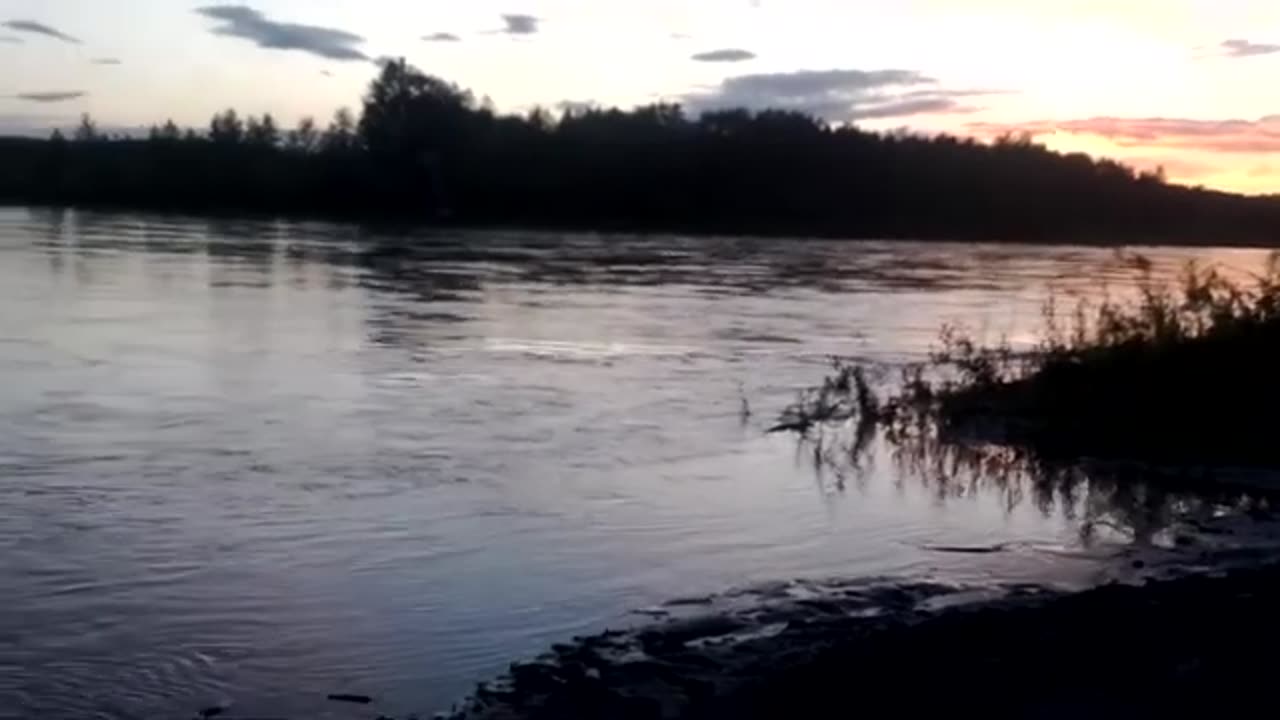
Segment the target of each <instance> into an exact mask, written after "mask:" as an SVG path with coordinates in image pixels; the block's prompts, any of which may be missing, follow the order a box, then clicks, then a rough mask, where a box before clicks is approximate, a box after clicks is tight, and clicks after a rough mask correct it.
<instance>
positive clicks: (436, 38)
mask: <svg viewBox="0 0 1280 720" xmlns="http://www.w3.org/2000/svg"><path fill="white" fill-rule="evenodd" d="M422 39H423V40H426V41H427V42H444V43H452V42H460V41H461V40H462V38H460V37H458V36H457V35H454V34H453V33H447V32H438V33H432V34H430V35H424V36H422Z"/></svg>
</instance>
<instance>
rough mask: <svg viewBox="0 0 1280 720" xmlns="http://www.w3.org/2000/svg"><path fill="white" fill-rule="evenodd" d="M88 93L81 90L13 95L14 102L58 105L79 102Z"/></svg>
mask: <svg viewBox="0 0 1280 720" xmlns="http://www.w3.org/2000/svg"><path fill="white" fill-rule="evenodd" d="M88 94H89V93H87V92H84V91H81V90H71V91H48V92H26V93H18V94H17V95H14V96H13V97H14V99H16V100H25V101H27V102H37V103H59V102H67V101H68V100H79V99H80V98H82V97H84V96H85V95H88Z"/></svg>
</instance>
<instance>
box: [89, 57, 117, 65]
mask: <svg viewBox="0 0 1280 720" xmlns="http://www.w3.org/2000/svg"><path fill="white" fill-rule="evenodd" d="M89 62H91V63H93V64H94V65H119V64H120V59H119V58H113V57H101V58H93V59H92V60H90V61H89Z"/></svg>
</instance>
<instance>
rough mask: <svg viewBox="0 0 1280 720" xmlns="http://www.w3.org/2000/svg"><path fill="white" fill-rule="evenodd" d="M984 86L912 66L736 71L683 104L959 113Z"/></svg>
mask: <svg viewBox="0 0 1280 720" xmlns="http://www.w3.org/2000/svg"><path fill="white" fill-rule="evenodd" d="M990 94H993V93H992V92H990V91H985V90H948V89H946V88H942V87H939V86H938V81H937V80H934V79H933V78H931V77H928V76H926V75H922V74H921V73H918V72H915V71H913V70H801V71H797V72H787V73H766V74H757V75H739V76H737V77H731V78H727V79H726V80H724V81H723V82H721V83H720V85H719V86H718V87H716V88H713V89H711V90H708V91H703V92H695V93H690V94H687V95H685V96H684V98H683V100H684V102H685V104H687V105H689V106H690V107H691V108H692V109H693V110H695V111H698V112H704V111H707V110H715V109H722V108H738V107H742V108H748V109H751V110H764V109H770V108H772V109H777V110H792V111H796V112H803V113H807V114H810V115H814V116H816V117H820V118H822V119H824V120H827V121H829V122H852V121H854V120H870V119H882V118H890V117H906V116H911V115H924V114H941V113H962V112H971V111H973V110H974V109H975V108H972V107H968V106H965V105H962V104H961V102H960V100H961V98H965V97H974V96H980V95H990Z"/></svg>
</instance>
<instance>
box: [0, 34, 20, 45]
mask: <svg viewBox="0 0 1280 720" xmlns="http://www.w3.org/2000/svg"><path fill="white" fill-rule="evenodd" d="M21 44H22V38H20V37H14V36H13V35H0V45H21Z"/></svg>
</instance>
